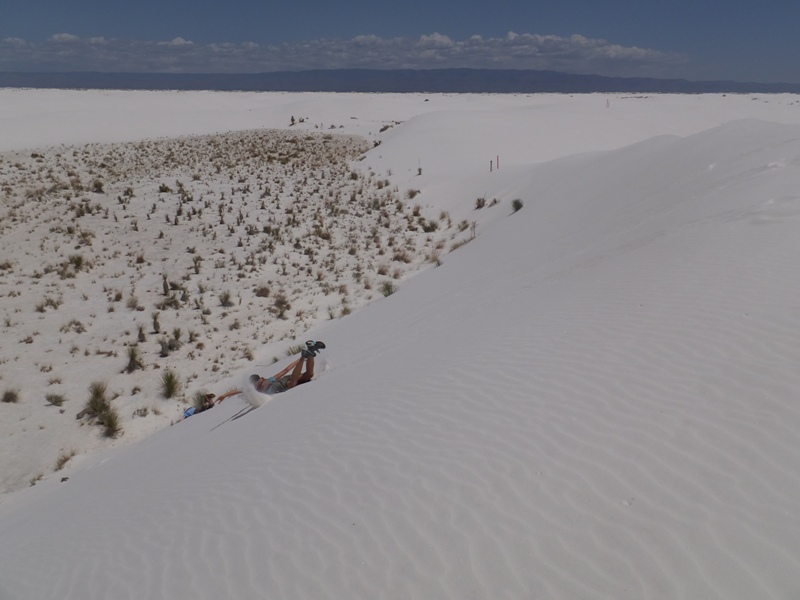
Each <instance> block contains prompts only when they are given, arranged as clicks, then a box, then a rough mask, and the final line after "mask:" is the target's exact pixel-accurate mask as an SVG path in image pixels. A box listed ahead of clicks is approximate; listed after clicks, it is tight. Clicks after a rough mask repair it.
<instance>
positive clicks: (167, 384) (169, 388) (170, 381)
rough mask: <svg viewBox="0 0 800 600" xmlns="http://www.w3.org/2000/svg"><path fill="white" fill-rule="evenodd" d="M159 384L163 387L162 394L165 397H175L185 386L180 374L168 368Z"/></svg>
mask: <svg viewBox="0 0 800 600" xmlns="http://www.w3.org/2000/svg"><path fill="white" fill-rule="evenodd" d="M159 384H160V387H161V395H162V396H164V398H174V397H175V396H177V395H178V394H179V393H180V391H181V389H182V388H183V382H182V381H181V378H180V375H178V374H177V373H176V372H175V371H173V370H172V369H167V370H166V371H164V373H162V375H161V380H160V382H159Z"/></svg>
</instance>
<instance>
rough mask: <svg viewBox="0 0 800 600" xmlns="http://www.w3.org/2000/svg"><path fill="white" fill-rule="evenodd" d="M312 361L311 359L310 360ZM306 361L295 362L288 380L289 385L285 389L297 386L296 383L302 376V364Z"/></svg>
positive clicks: (302, 359)
mask: <svg viewBox="0 0 800 600" xmlns="http://www.w3.org/2000/svg"><path fill="white" fill-rule="evenodd" d="M311 360H313V359H311ZM307 361H308V359H304V358H301V359H299V360H298V361H297V363H296V364H295V366H294V369H293V370H292V376H291V377H290V378H289V383H287V384H286V387H287V388H289V389H291V388H293V387H294V386H296V385H297V382H298V381H300V377H301V376H302V375H303V363H305V362H307Z"/></svg>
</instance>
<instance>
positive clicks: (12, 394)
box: [0, 389, 19, 404]
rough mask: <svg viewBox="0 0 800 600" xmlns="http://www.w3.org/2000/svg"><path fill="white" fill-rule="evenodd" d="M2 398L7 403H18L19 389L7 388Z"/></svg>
mask: <svg viewBox="0 0 800 600" xmlns="http://www.w3.org/2000/svg"><path fill="white" fill-rule="evenodd" d="M0 400H2V401H3V402H5V403H7V404H16V403H17V402H19V390H15V389H7V390H6V391H4V392H3V396H2V398H0Z"/></svg>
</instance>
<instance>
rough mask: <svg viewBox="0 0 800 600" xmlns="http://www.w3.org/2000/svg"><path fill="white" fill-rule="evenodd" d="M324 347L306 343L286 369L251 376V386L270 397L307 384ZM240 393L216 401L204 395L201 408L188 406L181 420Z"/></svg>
mask: <svg viewBox="0 0 800 600" xmlns="http://www.w3.org/2000/svg"><path fill="white" fill-rule="evenodd" d="M324 347H325V344H323V343H322V342H315V341H308V342H306V347H305V348H303V350H302V351H301V352H300V358H298V359H297V360H296V361H294V362H293V363H291V364H290V365H289V366H288V367H286V368H285V369H283V370H282V371H281V372H279V373H276V374H275V375H273V376H272V377H261V376H260V375H255V374H254V375H251V376H250V383H251V384H253V387H254V388H255V389H256V391H257V392H260V393H262V394H269V395H270V396H271V395H274V394H280V393H281V392H285V391H286V390H290V389H292V388H293V387H295V386H298V385H301V384H303V383H308V382H309V381H311V380H312V379H313V378H314V357H315V356H316V355H317V352H319V351H320V350H322V349H323V348H324ZM304 367H305V369H304ZM241 393H242V390H231V391H229V392H225V393H224V394H222V395H221V396H220V397H219V398H216V399H215V397H214V394H206V400H205V401H204V402H203V404H202V406H201V408H199V409H198V408H196V407H194V406H190V407H189V408H187V409H186V410H185V411H184V413H183V418H184V419H187V418H189V417H191V416H192V415H196V414H197V413H199V412H203V411H204V410H208V409H209V408H211V407H212V406H214V405H215V404H219V403H220V402H222V401H223V400H225V398H229V397H230V396H235V395H236V394H241Z"/></svg>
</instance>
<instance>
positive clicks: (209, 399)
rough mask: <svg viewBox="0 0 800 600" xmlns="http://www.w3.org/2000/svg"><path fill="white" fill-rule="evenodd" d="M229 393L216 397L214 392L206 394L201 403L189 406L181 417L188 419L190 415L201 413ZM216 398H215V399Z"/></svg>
mask: <svg viewBox="0 0 800 600" xmlns="http://www.w3.org/2000/svg"><path fill="white" fill-rule="evenodd" d="M229 395H230V394H223V395H222V396H220V397H219V398H216V396H215V395H214V394H206V395H205V398H203V402H202V404H200V406H190V407H189V408H187V409H186V410H185V411H183V418H184V419H188V418H189V417H191V416H192V415H196V414H197V413H201V412H203V411H205V410H208V409H209V408H212V407H213V406H214V405H215V404H217V403H218V402H222V401H223V400H225V398H227V397H228V396H229ZM215 398H216V399H215Z"/></svg>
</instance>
